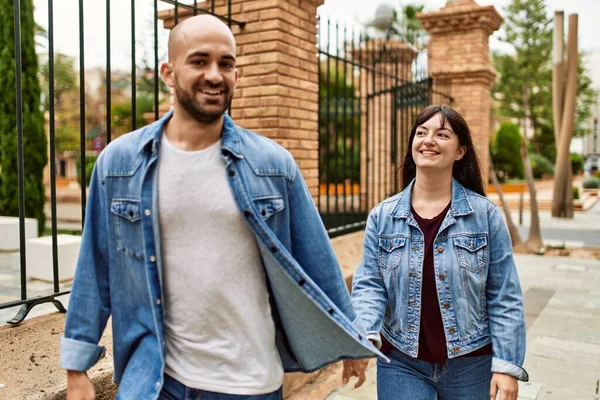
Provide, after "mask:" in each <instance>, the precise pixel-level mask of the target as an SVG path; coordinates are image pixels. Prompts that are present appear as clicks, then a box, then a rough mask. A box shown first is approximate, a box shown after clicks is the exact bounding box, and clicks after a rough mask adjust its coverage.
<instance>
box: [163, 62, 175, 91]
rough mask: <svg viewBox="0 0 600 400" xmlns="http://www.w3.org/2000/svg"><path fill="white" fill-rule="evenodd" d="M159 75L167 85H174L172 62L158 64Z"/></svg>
mask: <svg viewBox="0 0 600 400" xmlns="http://www.w3.org/2000/svg"><path fill="white" fill-rule="evenodd" d="M160 75H161V77H162V80H163V81H164V82H165V83H166V84H167V86H169V87H175V71H174V70H173V64H171V63H170V62H164V63H162V64H161V66H160Z"/></svg>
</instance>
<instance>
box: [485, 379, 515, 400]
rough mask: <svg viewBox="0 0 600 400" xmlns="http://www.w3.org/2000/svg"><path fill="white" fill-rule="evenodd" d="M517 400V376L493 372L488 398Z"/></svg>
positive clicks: (493, 399)
mask: <svg viewBox="0 0 600 400" xmlns="http://www.w3.org/2000/svg"><path fill="white" fill-rule="evenodd" d="M496 394H499V396H498V400H517V396H518V395H519V382H518V381H517V378H515V377H513V376H510V375H506V374H500V373H494V375H493V376H492V383H491V385H490V400H496Z"/></svg>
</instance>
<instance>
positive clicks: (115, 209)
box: [110, 198, 144, 260]
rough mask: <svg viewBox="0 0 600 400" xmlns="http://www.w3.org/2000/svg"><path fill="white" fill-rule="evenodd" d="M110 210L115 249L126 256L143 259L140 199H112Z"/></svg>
mask: <svg viewBox="0 0 600 400" xmlns="http://www.w3.org/2000/svg"><path fill="white" fill-rule="evenodd" d="M110 211H111V212H112V213H113V215H114V222H115V238H116V242H117V250H119V251H120V252H121V253H123V254H124V255H125V256H127V257H130V258H133V259H135V260H143V259H144V250H143V245H142V240H143V235H142V221H141V220H142V218H141V205H140V201H139V200H137V199H125V198H117V199H113V200H112V203H111V205H110Z"/></svg>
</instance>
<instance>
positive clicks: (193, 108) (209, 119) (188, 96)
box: [175, 85, 233, 124]
mask: <svg viewBox="0 0 600 400" xmlns="http://www.w3.org/2000/svg"><path fill="white" fill-rule="evenodd" d="M199 90H200V89H199V88H197V87H194V88H193V92H189V91H187V90H185V89H183V88H182V87H181V86H179V85H176V86H175V94H176V96H177V101H178V102H179V104H181V106H182V107H183V108H184V109H185V111H187V112H188V113H189V114H190V115H191V116H192V117H194V119H196V121H198V122H200V123H203V124H212V123H214V122H216V121H218V120H219V118H221V116H222V115H223V113H224V112H225V111H226V110H227V109H228V108H229V106H230V105H231V100H232V99H233V95H232V92H231V90H230V89H229V87H228V86H227V85H224V86H223V95H224V97H225V101H224V102H223V107H222V109H221V110H220V111H209V110H207V109H205V108H204V107H202V105H201V104H200V102H199V101H198V99H197V98H196V96H195V94H196V93H197V92H198V91H199Z"/></svg>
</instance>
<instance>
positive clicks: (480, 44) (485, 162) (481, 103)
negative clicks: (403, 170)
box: [418, 0, 502, 183]
mask: <svg viewBox="0 0 600 400" xmlns="http://www.w3.org/2000/svg"><path fill="white" fill-rule="evenodd" d="M418 18H419V19H420V20H421V22H422V24H423V26H424V28H425V29H426V30H428V31H429V32H430V34H431V39H430V42H429V44H428V64H429V68H428V69H429V73H430V74H431V75H432V76H433V77H434V80H440V81H444V80H447V81H448V82H449V83H450V85H451V90H452V91H451V95H452V97H453V98H454V104H453V105H454V107H455V108H456V109H457V110H458V111H459V112H460V113H461V114H462V115H463V116H464V117H465V120H466V121H467V123H468V124H469V128H470V129H471V133H472V134H473V141H474V143H475V147H476V149H477V152H478V154H479V157H480V160H481V166H482V172H483V176H484V180H485V182H484V183H487V177H488V166H489V150H488V149H489V141H490V107H491V87H492V85H493V83H494V79H495V76H496V71H495V70H494V68H493V67H492V64H491V61H490V54H489V36H490V35H491V34H492V33H493V32H494V31H495V30H497V29H498V28H499V27H500V25H501V23H502V17H501V16H500V14H498V12H497V11H496V9H495V8H494V7H493V6H485V7H482V6H479V5H478V4H477V3H475V1H474V0H458V1H456V2H454V3H449V4H447V5H446V6H445V7H443V8H442V9H441V10H440V11H436V12H430V13H424V14H419V16H418Z"/></svg>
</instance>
